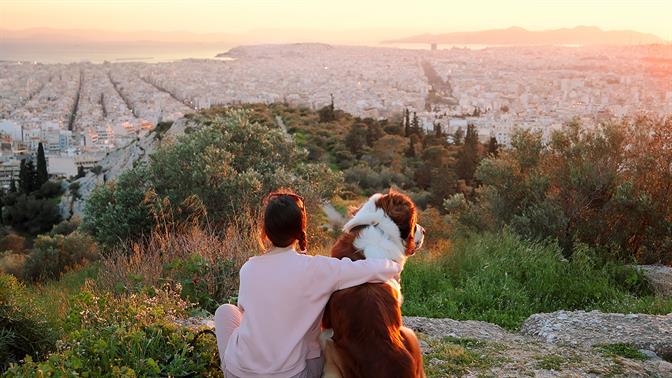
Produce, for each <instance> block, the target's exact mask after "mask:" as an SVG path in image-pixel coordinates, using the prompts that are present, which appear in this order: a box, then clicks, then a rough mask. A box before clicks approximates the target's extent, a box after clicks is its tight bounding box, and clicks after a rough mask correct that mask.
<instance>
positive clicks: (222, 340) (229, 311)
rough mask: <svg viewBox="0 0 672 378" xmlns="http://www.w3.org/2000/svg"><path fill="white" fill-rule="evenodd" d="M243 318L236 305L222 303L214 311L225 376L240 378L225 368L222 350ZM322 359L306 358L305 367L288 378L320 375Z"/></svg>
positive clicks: (227, 377)
mask: <svg viewBox="0 0 672 378" xmlns="http://www.w3.org/2000/svg"><path fill="white" fill-rule="evenodd" d="M241 320H243V313H242V312H241V311H240V309H239V308H238V306H234V305H232V304H224V305H221V306H219V308H217V311H215V334H216V335H217V349H218V350H219V359H220V361H221V363H222V371H223V372H224V377H225V378H241V377H238V376H236V375H234V374H233V373H231V372H230V371H227V370H226V365H225V364H224V352H226V346H227V344H228V343H229V339H230V338H231V334H233V331H235V330H236V328H238V327H240V322H241ZM323 365H324V360H323V358H322V357H320V358H313V359H310V360H306V368H305V369H303V371H302V372H300V373H299V374H297V375H294V376H293V377H288V378H318V377H321V376H322V366H323Z"/></svg>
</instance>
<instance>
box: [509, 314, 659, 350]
mask: <svg viewBox="0 0 672 378" xmlns="http://www.w3.org/2000/svg"><path fill="white" fill-rule="evenodd" d="M520 333H521V334H522V335H524V336H531V337H535V338H537V339H539V340H541V341H543V342H547V343H559V344H560V343H561V344H567V345H582V346H589V347H591V346H594V345H599V344H618V343H624V344H632V345H634V346H636V347H637V348H639V349H646V350H650V351H654V352H655V353H656V354H657V355H658V356H661V357H662V358H663V359H669V357H670V356H672V314H669V315H645V314H636V315H624V314H607V313H602V312H599V311H591V312H585V311H557V312H553V313H550V314H535V315H532V316H530V317H529V318H527V320H525V322H524V323H523V326H522V327H521V330H520Z"/></svg>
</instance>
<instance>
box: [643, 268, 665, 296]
mask: <svg viewBox="0 0 672 378" xmlns="http://www.w3.org/2000/svg"><path fill="white" fill-rule="evenodd" d="M636 269H638V270H639V271H640V272H642V274H644V276H645V277H646V279H647V280H648V281H649V283H650V284H651V287H652V288H653V290H654V291H655V292H656V294H658V295H660V296H662V297H665V298H672V267H669V266H665V265H637V266H636Z"/></svg>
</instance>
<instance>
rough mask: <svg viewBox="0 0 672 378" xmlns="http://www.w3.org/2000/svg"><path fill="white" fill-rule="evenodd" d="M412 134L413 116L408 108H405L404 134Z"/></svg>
mask: <svg viewBox="0 0 672 378" xmlns="http://www.w3.org/2000/svg"><path fill="white" fill-rule="evenodd" d="M409 135H411V116H410V112H409V111H408V108H406V109H405V110H404V136H406V137H408V136H409Z"/></svg>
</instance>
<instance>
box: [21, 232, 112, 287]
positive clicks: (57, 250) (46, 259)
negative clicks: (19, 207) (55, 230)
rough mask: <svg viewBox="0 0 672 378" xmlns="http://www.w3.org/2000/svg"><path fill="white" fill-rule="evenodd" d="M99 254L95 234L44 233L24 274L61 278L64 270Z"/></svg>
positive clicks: (31, 278) (37, 278)
mask: <svg viewBox="0 0 672 378" xmlns="http://www.w3.org/2000/svg"><path fill="white" fill-rule="evenodd" d="M98 258H99V255H98V250H97V246H96V243H95V242H94V240H93V238H91V237H90V236H88V235H85V234H81V233H78V232H74V233H71V234H69V235H67V236H63V235H58V234H56V235H54V236H47V235H40V236H38V237H37V239H36V240H35V244H34V247H33V250H32V252H31V253H30V254H29V255H28V258H27V260H26V264H25V267H24V272H23V278H24V279H25V280H28V281H41V280H47V279H55V278H58V277H59V276H60V275H61V274H62V273H63V272H65V271H67V270H68V269H72V268H75V267H77V266H81V265H84V264H86V263H88V262H91V261H95V260H97V259H98Z"/></svg>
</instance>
